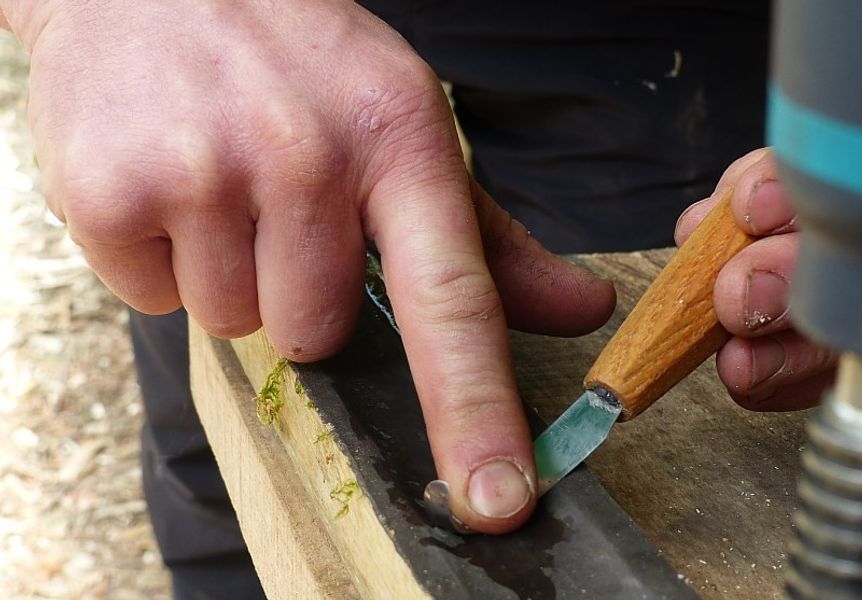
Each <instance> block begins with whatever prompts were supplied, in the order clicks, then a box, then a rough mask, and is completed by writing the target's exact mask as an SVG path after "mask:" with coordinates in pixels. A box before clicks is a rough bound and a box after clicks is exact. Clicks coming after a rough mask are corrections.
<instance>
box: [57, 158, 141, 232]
mask: <svg viewBox="0 0 862 600" xmlns="http://www.w3.org/2000/svg"><path fill="white" fill-rule="evenodd" d="M52 195H53V196H54V197H55V198H57V199H58V201H59V202H60V203H61V204H62V207H63V208H62V211H63V214H64V216H65V219H66V221H67V223H68V224H69V230H70V234H71V235H73V236H74V238H75V239H76V241H77V242H78V243H80V244H81V245H82V246H88V245H117V244H127V243H131V241H132V240H134V239H137V238H138V237H139V234H138V231H139V226H140V223H139V219H138V213H139V209H140V205H141V203H142V200H143V198H142V196H143V194H142V190H141V188H139V187H138V186H135V185H134V184H131V183H130V181H129V180H128V179H127V178H126V177H124V175H123V174H122V173H121V171H119V170H116V171H112V170H108V169H104V168H103V169H99V170H98V172H97V170H91V171H89V172H88V173H87V174H86V175H81V176H77V177H73V178H69V179H66V180H65V181H63V182H62V184H61V185H60V189H59V190H57V191H55V192H53V193H52Z"/></svg>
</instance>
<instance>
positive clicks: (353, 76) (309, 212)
mask: <svg viewBox="0 0 862 600" xmlns="http://www.w3.org/2000/svg"><path fill="white" fill-rule="evenodd" d="M0 5H1V6H3V8H4V10H5V13H6V16H7V17H8V20H9V23H10V24H11V26H12V28H13V30H15V31H16V32H17V33H18V35H19V37H20V38H21V39H22V41H23V42H24V44H25V45H26V46H27V47H28V48H29V49H30V50H31V52H32V63H31V64H32V72H31V105H30V119H31V126H32V129H33V132H34V137H35V140H36V145H37V152H38V156H39V162H40V165H41V167H42V170H43V174H44V191H45V193H46V196H47V200H48V204H49V207H50V208H51V210H52V211H53V212H54V213H55V214H56V215H57V216H58V217H59V218H60V219H62V220H64V221H65V222H66V223H67V224H68V229H69V233H70V235H71V236H72V239H73V240H75V242H76V243H78V244H79V245H80V246H81V247H82V248H83V252H84V255H85V256H86V258H87V260H88V261H89V263H90V265H91V266H92V267H93V269H94V270H95V271H96V272H97V273H98V274H99V276H100V277H101V278H102V280H103V281H104V282H105V283H106V284H107V285H108V286H109V287H110V288H111V289H112V290H113V291H114V292H115V293H116V294H117V295H118V296H120V297H121V298H122V299H123V300H125V301H126V302H127V303H129V304H130V305H132V306H133V307H135V308H137V309H138V310H141V311H143V312H147V313H166V312H169V311H173V310H174V309H176V308H178V307H179V306H181V305H182V306H185V307H186V309H188V312H189V313H190V314H191V315H192V316H193V317H194V318H195V319H196V320H197V321H198V322H199V323H200V324H201V325H202V326H203V327H204V328H205V329H206V330H207V331H209V332H210V333H212V334H215V335H218V336H224V337H235V336H242V335H245V334H248V333H250V332H252V331H254V330H256V329H257V328H258V327H260V326H261V324H262V325H263V327H264V328H265V330H266V332H267V334H268V335H269V338H270V339H271V340H272V342H273V343H274V344H275V346H276V348H277V349H278V350H279V351H280V352H281V353H283V354H284V355H285V356H286V357H288V358H290V359H291V360H295V361H312V360H316V359H319V358H322V357H325V356H328V355H330V354H332V353H333V352H335V351H336V350H338V348H339V347H340V346H342V345H343V344H344V343H345V342H346V340H347V339H348V337H349V336H350V334H351V331H352V329H353V327H354V324H355V322H356V319H357V315H358V313H359V309H360V305H361V298H362V289H363V281H364V256H365V246H366V241H372V242H373V243H374V244H376V246H377V248H378V249H379V251H380V253H381V256H382V260H383V268H384V272H385V275H386V281H387V286H388V289H389V293H390V297H391V300H392V304H393V307H394V310H395V315H396V318H397V319H398V323H399V325H400V327H401V330H402V334H403V339H404V345H405V348H406V351H407V355H408V357H409V361H410V366H411V370H412V373H413V376H414V381H415V383H416V387H417V391H418V393H419V397H420V399H421V402H422V408H423V412H424V415H425V418H426V424H427V427H428V433H429V439H430V440H431V446H432V450H433V453H434V457H435V462H436V465H437V469H438V472H439V475H440V477H441V478H442V479H445V480H447V481H448V482H449V484H450V487H451V496H450V502H451V508H452V509H453V512H454V514H455V515H456V516H457V517H458V518H459V519H461V521H463V522H464V523H466V524H467V525H468V526H469V527H471V528H473V529H475V530H478V531H486V532H503V531H508V530H510V529H513V528H514V527H516V526H518V525H519V524H520V523H522V522H523V521H524V520H525V519H526V518H527V516H528V515H529V513H530V512H531V511H532V507H533V506H534V504H535V500H536V494H535V482H536V476H535V470H534V466H533V458H532V444H531V440H530V435H529V432H528V429H527V426H526V423H525V420H524V417H523V414H522V409H521V404H520V401H519V398H518V395H517V390H516V386H515V382H514V376H513V373H512V367H511V359H510V356H509V349H508V332H507V319H508V324H510V325H511V326H514V327H520V328H525V329H531V330H534V331H540V332H544V333H555V334H567V335H575V334H580V333H584V332H586V331H588V330H591V329H593V328H595V327H597V326H599V325H600V324H601V323H602V322H604V320H605V319H606V318H607V317H608V316H609V314H610V312H611V310H612V308H613V300H614V293H613V289H612V287H611V286H610V285H608V284H606V283H605V282H601V281H598V280H596V279H594V278H593V277H592V276H590V275H589V274H587V273H584V272H583V271H580V270H578V269H575V268H573V267H571V266H569V265H567V264H566V263H564V262H563V261H561V260H559V259H557V258H555V257H553V256H552V255H550V254H549V253H547V252H546V251H545V250H544V249H542V248H541V246H539V244H537V243H536V242H535V241H534V240H533V239H532V238H531V237H530V236H529V233H528V232H527V231H526V230H525V229H524V228H523V227H522V226H521V225H520V224H518V223H516V222H513V221H512V220H511V219H510V218H509V217H508V215H506V213H504V212H503V211H502V210H501V209H500V208H499V207H497V206H496V204H494V203H493V202H492V201H491V199H490V198H488V196H487V195H486V194H485V193H484V192H483V191H482V190H481V189H480V188H479V187H478V186H477V185H476V184H475V183H474V182H472V181H471V179H470V178H469V175H468V174H467V171H466V169H465V166H464V162H463V159H462V155H461V152H460V147H459V144H458V139H457V135H456V133H455V128H454V126H453V120H452V116H451V111H450V109H449V105H448V102H447V99H446V97H445V95H444V94H443V92H442V90H441V88H440V85H439V82H438V80H437V79H436V77H435V76H434V74H433V72H432V71H431V70H430V68H429V67H428V66H427V65H426V64H425V63H424V62H423V61H421V60H420V59H419V58H418V57H417V56H416V54H415V53H414V52H413V51H412V49H411V48H410V47H409V45H408V44H407V43H406V42H405V41H404V40H403V39H402V38H401V37H400V36H398V34H396V33H395V32H394V31H392V30H391V29H390V28H388V27H387V26H386V25H385V24H383V23H382V22H381V21H379V20H378V19H376V18H375V17H373V16H372V15H371V14H369V13H367V12H366V11H364V10H363V9H361V8H360V7H358V6H357V5H355V4H354V3H353V2H348V1H342V0H283V1H281V2H235V1H233V0H196V1H194V2H169V1H167V0H163V1H154V2H100V1H95V0H82V1H80V2H62V1H51V0H42V1H41V2H39V1H38V0H34V1H33V2H28V3H23V2H18V3H16V2H14V1H13V0H0ZM25 5H26V6H25ZM480 231H481V234H482V236H480ZM483 242H484V243H483ZM480 468H481V472H480Z"/></svg>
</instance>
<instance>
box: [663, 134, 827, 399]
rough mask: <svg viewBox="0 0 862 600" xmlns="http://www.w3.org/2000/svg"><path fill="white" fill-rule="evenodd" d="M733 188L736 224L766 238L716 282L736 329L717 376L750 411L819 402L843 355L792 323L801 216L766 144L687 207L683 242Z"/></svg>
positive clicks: (679, 229)
mask: <svg viewBox="0 0 862 600" xmlns="http://www.w3.org/2000/svg"><path fill="white" fill-rule="evenodd" d="M731 188H733V196H732V198H731V210H732V212H733V215H734V217H735V218H736V222H737V225H739V227H740V228H741V229H742V230H743V231H745V232H747V233H749V234H751V235H754V236H758V237H760V238H761V239H759V240H757V241H755V242H754V243H753V244H751V246H749V247H747V248H745V249H744V250H743V251H742V252H740V253H739V254H738V255H736V256H735V257H734V258H732V259H731V260H730V261H729V262H728V263H727V264H726V265H725V266H724V268H723V269H722V270H721V272H720V273H719V275H718V279H717V280H716V283H715V291H714V301H715V312H716V313H717V315H718V318H719V320H720V321H721V324H722V325H723V326H724V328H725V329H727V330H728V331H729V332H730V333H731V334H733V337H732V338H731V339H730V341H728V342H727V344H725V346H724V347H723V348H722V349H721V350H720V351H719V352H718V356H717V358H716V366H717V369H718V374H719V377H721V380H722V381H723V382H724V384H725V385H726V386H727V389H728V390H729V391H730V395H731V397H732V398H733V399H734V400H735V401H736V402H737V403H738V404H740V405H741V406H743V407H745V408H748V409H750V410H758V411H774V410H796V409H800V408H807V407H809V406H813V405H814V404H816V403H817V402H818V401H819V399H820V394H821V392H822V391H823V389H824V388H825V387H826V386H827V385H828V384H829V383H831V382H832V380H833V379H834V375H835V373H834V370H835V364H836V360H837V354H836V353H834V352H831V351H829V350H828V349H826V348H824V347H822V346H818V345H817V344H815V343H814V342H812V341H810V340H808V339H806V338H805V337H803V336H802V334H800V333H799V332H798V331H797V330H795V329H794V327H793V320H792V311H791V310H790V308H789V306H788V293H789V288H788V285H789V282H790V280H791V278H792V272H793V263H794V260H795V257H796V252H797V249H798V244H799V240H798V233H797V232H796V227H795V221H796V215H795V213H794V211H793V209H792V208H791V206H790V204H789V202H788V200H787V196H786V195H785V193H784V190H783V188H782V187H781V183H780V182H779V181H778V173H777V169H776V165H775V161H774V159H773V157H772V152H771V151H770V150H769V149H768V148H763V149H759V150H755V151H753V152H750V153H749V154H747V155H745V156H743V157H742V158H740V159H738V160H737V161H736V162H734V163H733V164H732V165H730V167H728V169H727V170H726V171H725V172H724V175H722V177H721V179H720V180H719V182H718V185H717V186H716V188H715V191H714V192H713V194H712V196H710V197H709V198H707V199H705V200H702V201H700V202H698V203H696V204H693V205H691V206H690V207H689V208H688V209H686V211H685V212H684V213H683V214H682V216H680V218H679V221H678V222H677V226H676V233H675V237H676V242H677V245H681V244H682V243H683V242H684V241H685V240H686V239H688V236H689V235H690V234H691V232H692V231H693V230H694V229H695V227H697V225H698V224H700V221H701V220H703V218H704V217H705V216H706V214H707V213H708V212H709V211H710V210H711V209H712V208H713V206H715V204H716V203H717V202H718V201H719V200H720V199H721V198H722V197H723V196H724V195H725V194H726V193H727V191H728V190H729V189H731Z"/></svg>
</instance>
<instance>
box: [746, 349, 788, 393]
mask: <svg viewBox="0 0 862 600" xmlns="http://www.w3.org/2000/svg"><path fill="white" fill-rule="evenodd" d="M751 344H752V346H751V359H752V361H753V362H754V364H753V365H752V382H751V387H752V389H754V388H756V387H757V386H758V385H760V384H762V383H763V382H765V381H767V380H768V379H770V378H771V377H773V376H775V375H776V374H777V373H779V372H781V370H782V369H783V368H784V363H785V361H786V360H787V352H785V350H784V346H783V345H782V344H781V342H779V341H778V340H777V339H775V338H774V337H771V336H770V337H764V338H758V339H756V340H753V341H752V342H751Z"/></svg>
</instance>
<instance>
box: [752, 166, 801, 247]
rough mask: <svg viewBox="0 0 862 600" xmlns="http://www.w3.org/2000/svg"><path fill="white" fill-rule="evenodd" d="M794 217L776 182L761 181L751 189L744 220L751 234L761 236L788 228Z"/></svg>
mask: <svg viewBox="0 0 862 600" xmlns="http://www.w3.org/2000/svg"><path fill="white" fill-rule="evenodd" d="M794 215H795V213H794V212H793V209H792V208H791V206H790V203H788V202H787V200H786V199H785V197H784V192H783V191H782V189H781V185H780V184H779V183H778V182H777V181H776V180H774V179H770V180H767V181H761V182H760V183H757V184H756V185H755V186H754V187H752V189H751V193H750V194H749V196H748V212H747V214H746V215H745V220H746V222H747V223H748V224H749V225H750V226H751V230H752V232H753V233H756V234H761V235H763V234H767V233H776V232H779V231H781V230H782V229H785V228H789V227H790V226H791V225H792V224H793V217H794Z"/></svg>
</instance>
